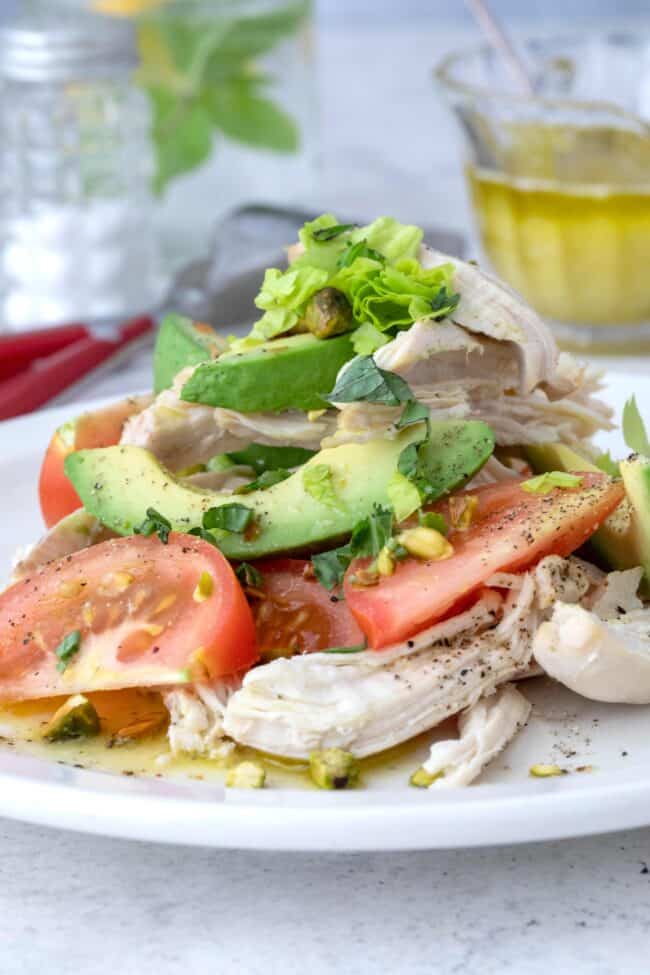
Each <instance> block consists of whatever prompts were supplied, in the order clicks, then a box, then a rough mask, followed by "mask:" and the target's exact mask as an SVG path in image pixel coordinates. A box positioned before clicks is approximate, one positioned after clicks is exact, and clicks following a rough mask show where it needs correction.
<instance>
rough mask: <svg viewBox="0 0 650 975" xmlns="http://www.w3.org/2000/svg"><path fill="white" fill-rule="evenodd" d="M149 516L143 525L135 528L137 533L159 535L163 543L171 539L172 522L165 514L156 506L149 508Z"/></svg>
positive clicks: (134, 530) (147, 513)
mask: <svg viewBox="0 0 650 975" xmlns="http://www.w3.org/2000/svg"><path fill="white" fill-rule="evenodd" d="M146 515H147V517H146V518H145V519H144V521H143V522H142V524H141V525H138V527H137V528H134V529H133V533H134V534H135V535H145V536H147V537H148V536H149V535H157V536H158V538H159V539H160V541H161V542H162V543H163V545H166V544H167V542H168V541H169V533H170V531H171V530H172V523H171V521H169V519H168V518H165V516H164V515H161V514H160V512H159V511H156V509H155V508H147V511H146Z"/></svg>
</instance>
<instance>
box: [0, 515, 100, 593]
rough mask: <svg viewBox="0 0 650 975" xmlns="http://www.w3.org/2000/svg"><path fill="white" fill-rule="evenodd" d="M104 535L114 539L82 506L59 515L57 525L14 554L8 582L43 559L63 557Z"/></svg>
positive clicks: (43, 561)
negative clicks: (69, 512) (61, 516)
mask: <svg viewBox="0 0 650 975" xmlns="http://www.w3.org/2000/svg"><path fill="white" fill-rule="evenodd" d="M108 538H115V535H114V533H113V532H112V531H110V530H109V529H108V528H104V526H103V525H101V524H100V523H99V522H98V521H97V519H96V518H93V516H92V515H89V514H88V512H87V511H84V510H83V509H80V510H79V511H73V512H72V514H70V515H67V516H66V517H65V518H62V519H61V521H59V522H58V524H56V525H54V527H53V528H50V530H49V531H48V532H46V533H45V535H43V536H42V538H40V539H39V540H38V541H37V542H35V543H34V544H33V545H29V546H27V547H25V548H23V549H22V550H21V551H19V552H17V553H16V557H15V559H14V565H13V572H12V581H13V582H17V581H18V580H19V579H24V578H25V577H26V576H29V575H30V573H32V572H34V570H35V569H38V568H40V566H42V565H45V563H46V562H52V561H53V560H54V559H63V558H65V556H66V555H72V554H73V553H74V552H80V551H81V550H82V549H84V548H88V547H89V546H90V545H96V544H97V543H98V542H104V541H106V539H108Z"/></svg>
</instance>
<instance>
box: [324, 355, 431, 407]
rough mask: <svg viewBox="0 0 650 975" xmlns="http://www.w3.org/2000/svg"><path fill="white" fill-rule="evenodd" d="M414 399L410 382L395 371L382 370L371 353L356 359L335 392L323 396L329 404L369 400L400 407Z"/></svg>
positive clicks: (343, 374)
mask: <svg viewBox="0 0 650 975" xmlns="http://www.w3.org/2000/svg"><path fill="white" fill-rule="evenodd" d="M413 398H414V397H413V393H412V392H411V389H410V388H409V385H408V383H405V382H404V380H403V379H402V378H401V377H400V376H397V375H395V373H393V372H387V371H386V370H385V369H380V368H379V366H378V365H377V364H376V363H375V360H374V359H373V358H372V356H371V355H366V356H359V358H357V359H353V360H352V362H351V363H350V365H349V366H347V368H345V369H344V370H343V373H342V375H341V376H340V378H339V379H337V381H336V385H335V386H334V389H333V390H332V392H331V393H330V394H329V395H328V396H325V397H324V399H326V400H328V401H329V402H330V403H359V402H366V403H382V404H383V405H384V406H399V404H400V403H406V402H408V401H410V400H413Z"/></svg>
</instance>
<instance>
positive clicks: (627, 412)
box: [622, 396, 650, 457]
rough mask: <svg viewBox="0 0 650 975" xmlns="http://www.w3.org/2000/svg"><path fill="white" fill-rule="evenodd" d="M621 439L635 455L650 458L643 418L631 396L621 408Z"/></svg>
mask: <svg viewBox="0 0 650 975" xmlns="http://www.w3.org/2000/svg"><path fill="white" fill-rule="evenodd" d="M622 426H623V437H624V438H625V443H626V444H627V446H628V447H629V448H630V450H633V451H634V453H635V454H643V455H644V457H650V443H649V442H648V434H647V431H646V428H645V423H644V422H643V418H642V417H641V414H640V413H639V407H638V406H637V405H636V397H634V396H632V397H631V398H630V399H629V400H628V401H627V403H626V404H625V406H624V407H623V424H622Z"/></svg>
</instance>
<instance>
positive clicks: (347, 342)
mask: <svg viewBox="0 0 650 975" xmlns="http://www.w3.org/2000/svg"><path fill="white" fill-rule="evenodd" d="M353 357H354V349H353V347H352V341H351V339H350V336H349V335H338V336H336V337H334V338H331V339H317V338H316V337H315V336H314V335H306V334H303V335H289V336H288V337H286V338H280V339H272V340H270V341H269V342H264V343H263V344H262V345H258V346H257V347H256V348H253V349H251V350H249V351H248V352H240V353H233V352H231V353H226V354H225V355H222V356H220V358H219V359H218V360H217V361H215V362H206V363H204V364H203V365H200V366H199V367H198V369H196V370H195V371H194V372H193V374H192V375H191V377H190V378H189V380H188V381H187V382H186V383H185V385H184V386H183V389H182V391H181V399H183V400H186V401H187V402H189V403H203V404H204V405H206V406H221V407H224V408H225V409H229V410H238V411H239V412H240V413H278V412H280V411H281V410H289V409H297V410H320V409H325V408H326V407H328V406H329V403H327V402H326V401H325V400H324V399H322V396H323V395H325V394H326V393H329V391H330V390H331V389H332V388H333V386H334V383H335V381H336V376H337V374H338V372H339V370H340V368H341V366H343V365H345V363H346V362H348V360H350V359H352V358H353Z"/></svg>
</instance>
